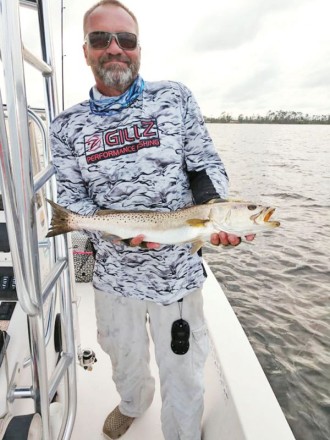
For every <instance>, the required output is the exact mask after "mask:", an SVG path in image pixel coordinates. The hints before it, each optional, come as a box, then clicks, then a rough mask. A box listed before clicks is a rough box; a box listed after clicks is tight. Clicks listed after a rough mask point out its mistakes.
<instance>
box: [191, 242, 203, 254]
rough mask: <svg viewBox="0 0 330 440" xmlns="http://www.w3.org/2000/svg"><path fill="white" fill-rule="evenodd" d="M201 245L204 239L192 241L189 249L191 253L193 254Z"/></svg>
mask: <svg viewBox="0 0 330 440" xmlns="http://www.w3.org/2000/svg"><path fill="white" fill-rule="evenodd" d="M203 245H204V241H202V240H198V241H194V242H193V243H192V248H191V251H190V253H191V255H193V254H195V253H196V252H198V251H199V250H200V248H201V247H202V246H203Z"/></svg>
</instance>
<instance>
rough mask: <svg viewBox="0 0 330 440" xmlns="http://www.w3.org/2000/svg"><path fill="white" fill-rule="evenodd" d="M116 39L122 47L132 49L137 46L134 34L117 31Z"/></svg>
mask: <svg viewBox="0 0 330 440" xmlns="http://www.w3.org/2000/svg"><path fill="white" fill-rule="evenodd" d="M116 35H117V41H118V44H119V46H120V47H121V48H122V49H127V50H133V49H135V48H136V46H137V38H136V35H135V34H131V33H130V32H118V34H116Z"/></svg>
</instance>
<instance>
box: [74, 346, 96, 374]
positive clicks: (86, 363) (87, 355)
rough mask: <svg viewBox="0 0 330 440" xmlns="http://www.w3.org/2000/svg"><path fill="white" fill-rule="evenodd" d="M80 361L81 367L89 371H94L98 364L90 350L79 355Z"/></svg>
mask: <svg viewBox="0 0 330 440" xmlns="http://www.w3.org/2000/svg"><path fill="white" fill-rule="evenodd" d="M78 360H79V365H80V366H81V367H83V368H84V370H88V371H92V369H93V365H94V364H95V362H97V359H96V357H95V353H94V351H93V350H91V349H89V348H87V349H85V350H82V351H81V352H80V353H79V354H78Z"/></svg>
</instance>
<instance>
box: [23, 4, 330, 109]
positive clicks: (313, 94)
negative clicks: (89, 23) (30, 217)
mask: <svg viewBox="0 0 330 440" xmlns="http://www.w3.org/2000/svg"><path fill="white" fill-rule="evenodd" d="M50 3H51V7H52V9H51V17H52V25H53V30H54V35H55V40H54V43H55V49H56V65H57V76H58V79H60V76H61V75H60V67H61V66H60V63H61V57H60V52H59V49H60V34H59V29H60V20H59V19H60V1H59V0H58V1H51V2H50ZM64 4H65V12H64V27H65V32H64V48H65V49H64V52H65V57H64V61H65V62H64V69H65V107H68V106H70V105H73V104H74V103H76V102H78V101H81V100H83V99H86V98H87V97H88V91H89V89H90V87H91V86H92V85H93V77H92V75H91V73H90V70H89V68H88V67H87V66H86V65H85V61H84V57H83V53H82V42H83V34H82V17H83V14H84V12H85V10H86V9H88V8H89V7H90V6H91V5H93V4H94V1H93V0H66V1H64ZM125 4H126V5H127V6H128V7H129V8H130V9H132V11H133V12H134V13H135V14H136V16H137V18H138V20H139V23H140V33H141V35H140V39H141V46H142V65H141V74H142V76H143V77H144V79H146V80H160V79H172V80H177V81H181V82H183V83H185V84H186V85H187V86H188V87H190V88H191V90H192V91H193V93H194V95H195V96H196V98H197V100H198V102H199V104H200V106H201V109H202V112H203V114H204V115H208V116H219V115H220V114H221V113H222V112H224V111H226V112H228V113H230V114H232V115H233V116H237V115H238V114H240V113H243V114H245V115H252V114H266V113H267V111H268V110H273V111H274V110H295V111H301V112H303V113H309V114H330V104H329V95H330V93H329V90H330V30H329V23H328V22H329V17H330V1H329V0H232V1H231V2H228V1H227V0H226V1H224V0H204V1H202V2H200V1H191V0H190V1H189V0H167V1H166V2H161V3H157V4H156V2H155V1H154V0H138V1H137V0H127V1H126V2H125ZM22 23H23V36H24V41H25V45H26V46H27V47H28V48H29V49H31V50H36V47H35V46H36V41H37V38H36V35H35V34H34V33H33V30H34V29H35V28H36V26H37V24H36V21H34V19H33V14H31V13H30V12H29V11H26V12H24V14H22ZM27 72H28V75H29V78H32V79H33V80H32V82H33V87H32V89H30V92H29V96H30V98H31V99H32V100H34V102H35V104H36V105H39V103H40V102H41V98H40V97H41V96H42V93H40V90H39V89H40V87H41V82H40V79H39V78H38V77H37V76H36V75H33V74H32V73H31V69H30V68H27Z"/></svg>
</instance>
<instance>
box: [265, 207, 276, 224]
mask: <svg viewBox="0 0 330 440" xmlns="http://www.w3.org/2000/svg"><path fill="white" fill-rule="evenodd" d="M274 212H275V208H267V210H266V213H265V216H264V222H268V221H269V219H270V218H271V216H272V215H273V214H274Z"/></svg>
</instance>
